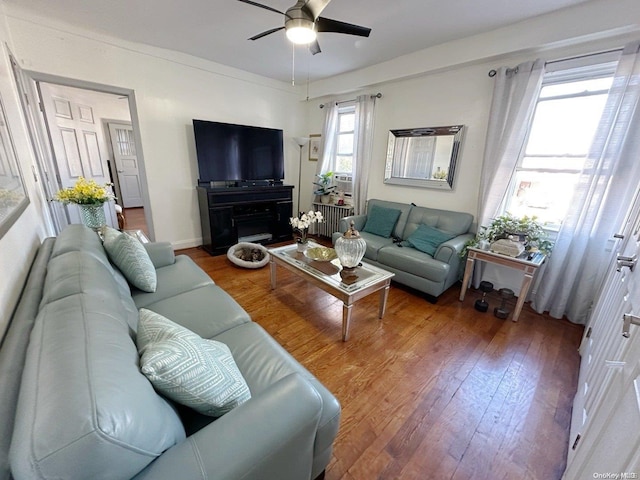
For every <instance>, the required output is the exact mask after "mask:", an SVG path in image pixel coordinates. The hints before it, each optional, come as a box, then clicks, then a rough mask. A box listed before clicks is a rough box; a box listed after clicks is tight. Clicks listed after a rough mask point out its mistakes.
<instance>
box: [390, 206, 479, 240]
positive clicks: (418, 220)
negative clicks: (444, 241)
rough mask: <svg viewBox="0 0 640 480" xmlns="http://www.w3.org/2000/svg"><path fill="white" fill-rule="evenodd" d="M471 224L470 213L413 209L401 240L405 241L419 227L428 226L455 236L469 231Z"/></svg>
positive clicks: (471, 217) (422, 208) (471, 216)
mask: <svg viewBox="0 0 640 480" xmlns="http://www.w3.org/2000/svg"><path fill="white" fill-rule="evenodd" d="M471 222H473V215H471V214H470V213H464V212H453V211H450V210H438V209H435V208H427V207H413V208H412V209H411V212H410V213H409V218H408V219H407V225H406V227H405V229H404V232H403V233H402V238H403V239H405V240H406V239H407V238H408V237H409V236H410V235H411V234H412V233H413V232H414V231H415V230H416V229H417V228H418V227H419V226H420V225H428V226H430V227H434V228H437V229H438V230H444V231H445V232H450V233H453V234H455V235H456V236H457V235H462V234H463V233H467V232H468V231H469V228H471Z"/></svg>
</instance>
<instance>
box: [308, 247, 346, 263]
mask: <svg viewBox="0 0 640 480" xmlns="http://www.w3.org/2000/svg"><path fill="white" fill-rule="evenodd" d="M304 255H305V257H307V258H310V259H311V260H315V261H316V262H330V261H331V260H335V259H336V258H338V254H336V251H335V250H334V249H333V248H328V247H312V248H307V250H306V251H305V252H304Z"/></svg>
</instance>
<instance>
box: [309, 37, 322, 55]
mask: <svg viewBox="0 0 640 480" xmlns="http://www.w3.org/2000/svg"><path fill="white" fill-rule="evenodd" d="M309 51H310V52H311V55H315V54H317V53H320V52H322V50H320V44H319V43H318V40H314V41H313V42H311V43H310V44H309Z"/></svg>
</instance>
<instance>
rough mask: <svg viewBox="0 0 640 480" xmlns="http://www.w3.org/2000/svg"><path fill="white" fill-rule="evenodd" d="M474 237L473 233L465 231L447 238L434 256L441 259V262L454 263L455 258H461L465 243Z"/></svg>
mask: <svg viewBox="0 0 640 480" xmlns="http://www.w3.org/2000/svg"><path fill="white" fill-rule="evenodd" d="M473 238H474V235H473V233H465V234H463V235H458V236H457V237H455V238H452V239H451V240H447V241H446V242H444V243H441V244H440V246H438V249H437V250H436V254H435V255H434V256H433V258H435V259H436V260H440V261H441V262H444V263H448V264H450V265H451V264H452V261H453V260H459V258H458V257H459V255H460V252H462V249H463V248H464V244H465V243H467V242H468V241H469V240H472V239H473Z"/></svg>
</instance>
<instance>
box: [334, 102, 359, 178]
mask: <svg viewBox="0 0 640 480" xmlns="http://www.w3.org/2000/svg"><path fill="white" fill-rule="evenodd" d="M355 123H356V107H355V105H353V104H348V105H345V106H341V107H340V108H339V109H338V127H337V128H338V131H337V132H336V133H337V134H336V157H335V159H334V165H332V170H333V172H334V173H335V174H336V175H347V176H351V174H352V173H353V150H354V142H355V131H354V128H355Z"/></svg>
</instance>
